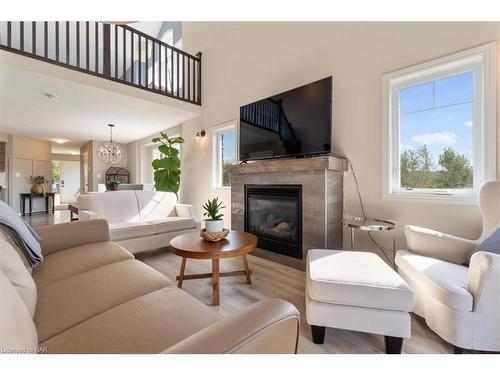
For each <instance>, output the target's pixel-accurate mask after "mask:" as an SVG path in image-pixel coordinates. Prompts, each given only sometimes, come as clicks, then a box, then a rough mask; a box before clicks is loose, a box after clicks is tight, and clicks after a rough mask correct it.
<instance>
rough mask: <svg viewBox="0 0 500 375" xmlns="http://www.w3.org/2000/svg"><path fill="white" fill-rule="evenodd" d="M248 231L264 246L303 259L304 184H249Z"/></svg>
mask: <svg viewBox="0 0 500 375" xmlns="http://www.w3.org/2000/svg"><path fill="white" fill-rule="evenodd" d="M245 231H246V232H249V233H253V234H255V235H256V236H257V237H258V245H257V246H258V247H259V248H261V249H266V250H269V251H273V252H275V253H279V254H283V255H288V256H290V257H294V258H297V259H302V185H245Z"/></svg>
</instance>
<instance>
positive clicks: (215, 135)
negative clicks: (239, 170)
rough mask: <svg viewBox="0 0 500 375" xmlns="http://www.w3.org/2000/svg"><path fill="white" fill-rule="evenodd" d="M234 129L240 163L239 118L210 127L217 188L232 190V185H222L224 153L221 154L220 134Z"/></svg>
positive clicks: (236, 156)
mask: <svg viewBox="0 0 500 375" xmlns="http://www.w3.org/2000/svg"><path fill="white" fill-rule="evenodd" d="M231 128H233V129H234V152H235V164H237V163H238V128H239V126H238V120H232V121H228V122H225V123H223V124H220V125H216V126H213V127H211V128H210V130H211V133H212V180H213V188H214V189H216V190H231V186H222V155H221V154H220V150H221V149H220V147H219V143H220V138H219V134H220V133H221V132H223V131H225V130H228V129H231Z"/></svg>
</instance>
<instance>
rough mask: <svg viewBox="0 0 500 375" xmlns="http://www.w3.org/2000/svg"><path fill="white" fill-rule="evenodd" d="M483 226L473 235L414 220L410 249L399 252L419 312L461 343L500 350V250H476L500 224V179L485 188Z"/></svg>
mask: <svg viewBox="0 0 500 375" xmlns="http://www.w3.org/2000/svg"><path fill="white" fill-rule="evenodd" d="M479 209H480V211H481V214H482V216H483V232H482V234H481V237H480V238H479V239H478V240H468V239H464V238H460V237H456V236H452V235H449V234H446V233H441V232H437V231H434V230H430V229H426V228H421V227H415V226H411V225H408V226H406V227H405V235H406V239H407V244H408V250H400V251H398V252H397V254H396V265H397V266H398V272H399V273H400V274H401V276H402V277H403V278H404V279H405V280H406V281H407V282H408V284H410V286H411V287H412V288H413V290H414V296H415V308H414V313H416V314H417V315H420V316H422V317H423V318H424V319H425V321H426V323H427V325H428V326H429V327H430V328H431V329H432V330H433V331H434V332H436V333H437V334H438V335H439V336H441V337H442V338H443V339H444V340H446V341H447V342H449V343H451V344H453V345H454V346H455V353H461V352H462V351H463V348H466V349H476V350H487V351H500V255H496V254H493V253H487V252H478V253H476V254H474V255H473V256H472V258H471V260H470V265H469V267H467V266H465V265H464V263H465V262H466V260H467V259H468V257H469V256H470V254H471V252H472V250H473V249H474V248H475V247H476V246H477V245H478V244H479V243H480V242H482V241H483V240H484V239H485V238H487V237H488V236H489V235H490V234H491V233H492V232H494V231H495V230H496V229H497V228H498V227H500V181H491V182H488V183H486V184H485V185H483V187H482V188H481V191H480V194H479Z"/></svg>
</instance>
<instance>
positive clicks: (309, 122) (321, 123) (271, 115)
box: [240, 77, 332, 161]
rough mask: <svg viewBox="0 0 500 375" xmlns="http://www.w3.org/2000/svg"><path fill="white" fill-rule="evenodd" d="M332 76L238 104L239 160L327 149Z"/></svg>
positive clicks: (301, 153) (298, 154)
mask: <svg viewBox="0 0 500 375" xmlns="http://www.w3.org/2000/svg"><path fill="white" fill-rule="evenodd" d="M331 124H332V77H328V78H325V79H322V80H320V81H317V82H313V83H310V84H308V85H305V86H301V87H298V88H296V89H292V90H289V91H286V92H283V93H281V94H278V95H274V96H271V97H269V98H266V99H262V100H259V101H257V102H254V103H250V104H247V105H245V106H243V107H241V108H240V161H247V160H257V159H269V158H275V157H285V156H306V155H314V154H324V153H329V152H330V151H331Z"/></svg>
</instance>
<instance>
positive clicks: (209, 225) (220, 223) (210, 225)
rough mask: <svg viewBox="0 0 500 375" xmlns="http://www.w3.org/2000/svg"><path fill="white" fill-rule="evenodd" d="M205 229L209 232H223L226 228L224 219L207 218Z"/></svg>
mask: <svg viewBox="0 0 500 375" xmlns="http://www.w3.org/2000/svg"><path fill="white" fill-rule="evenodd" d="M205 229H206V231H207V232H209V233H215V232H222V231H223V230H224V220H222V219H221V220H205Z"/></svg>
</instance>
